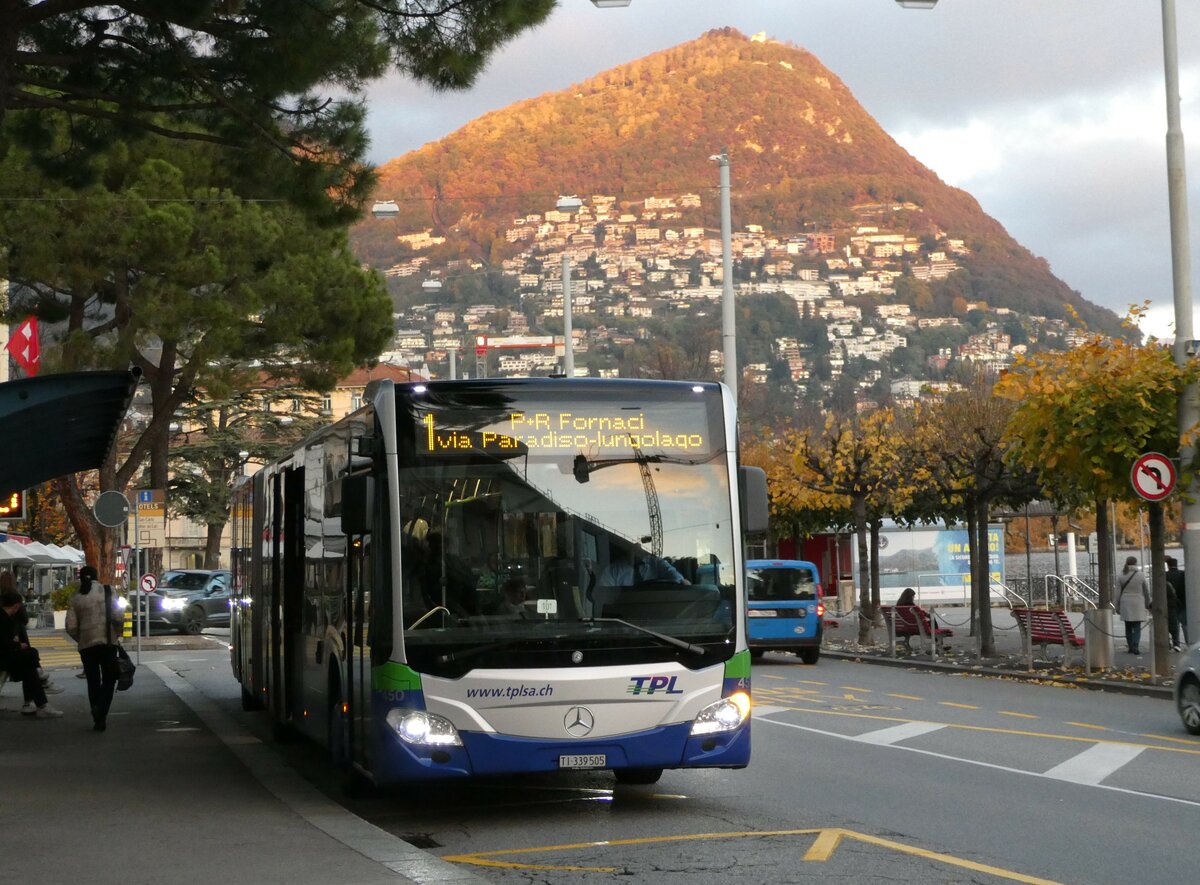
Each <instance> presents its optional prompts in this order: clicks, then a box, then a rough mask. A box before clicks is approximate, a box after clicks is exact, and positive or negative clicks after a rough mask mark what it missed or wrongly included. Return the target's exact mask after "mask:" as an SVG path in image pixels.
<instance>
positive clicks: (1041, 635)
mask: <svg viewBox="0 0 1200 885" xmlns="http://www.w3.org/2000/svg"><path fill="white" fill-rule="evenodd" d="M1012 613H1013V617H1014V618H1015V619H1016V621H1017V626H1019V627H1020V628H1021V635H1022V636H1028V637H1029V642H1030V644H1031V645H1040V646H1041V647H1042V654H1043V655H1044V654H1046V646H1047V645H1061V646H1062V647H1063V652H1064V653H1065V652H1066V650H1067V649H1068V648H1083V638H1082V637H1080V636H1078V635H1076V633H1075V626H1074V625H1073V624H1072V623H1071V619H1070V618H1068V617H1067V613H1066V612H1064V611H1049V610H1046V609H1040V608H1014V609H1013V610H1012Z"/></svg>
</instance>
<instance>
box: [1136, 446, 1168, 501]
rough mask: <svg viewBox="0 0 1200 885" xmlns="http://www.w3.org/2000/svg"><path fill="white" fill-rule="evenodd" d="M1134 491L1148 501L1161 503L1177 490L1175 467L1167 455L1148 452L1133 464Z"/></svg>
mask: <svg viewBox="0 0 1200 885" xmlns="http://www.w3.org/2000/svg"><path fill="white" fill-rule="evenodd" d="M1129 479H1130V482H1132V483H1133V490H1134V491H1135V492H1137V493H1138V494H1139V495H1140V496H1141V497H1143V498H1145V499H1146V500H1147V501H1161V500H1162V499H1163V498H1165V497H1167V495H1169V494H1171V492H1172V491H1174V490H1175V465H1174V464H1172V463H1171V459H1170V458H1168V457H1167V456H1166V455H1160V454H1159V453H1158V452H1146V454H1144V455H1142V456H1140V457H1139V458H1138V459H1137V460H1136V461H1134V462H1133V470H1132V472H1131V473H1130V476H1129Z"/></svg>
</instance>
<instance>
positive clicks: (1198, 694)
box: [1175, 642, 1200, 734]
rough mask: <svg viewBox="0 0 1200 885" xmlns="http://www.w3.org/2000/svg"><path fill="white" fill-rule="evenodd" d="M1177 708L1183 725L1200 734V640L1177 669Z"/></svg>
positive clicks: (1180, 661)
mask: <svg viewBox="0 0 1200 885" xmlns="http://www.w3.org/2000/svg"><path fill="white" fill-rule="evenodd" d="M1175 708H1176V709H1177V710H1179V718H1180V719H1181V720H1183V727H1184V728H1186V729H1187V730H1188V731H1189V732H1191V733H1192V734H1200V642H1197V643H1196V644H1194V645H1193V646H1192V647H1191V648H1189V649H1188V650H1187V651H1186V652H1184V653H1183V657H1182V658H1180V659H1179V668H1178V669H1177V670H1176V671H1175Z"/></svg>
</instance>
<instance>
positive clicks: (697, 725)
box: [692, 691, 750, 737]
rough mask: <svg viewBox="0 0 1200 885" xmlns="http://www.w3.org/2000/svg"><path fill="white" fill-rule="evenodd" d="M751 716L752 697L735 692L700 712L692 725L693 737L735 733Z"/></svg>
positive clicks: (741, 692) (742, 692)
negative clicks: (727, 732)
mask: <svg viewBox="0 0 1200 885" xmlns="http://www.w3.org/2000/svg"><path fill="white" fill-rule="evenodd" d="M749 715H750V695H748V694H746V693H745V692H744V691H738V692H734V693H733V694H731V695H730V696H729V697H727V698H721V700H719V701H717V702H716V703H715V704H709V705H708V706H707V707H705V708H704V709H703V710H701V711H700V715H698V716H697V717H696V721H695V722H693V723H692V736H693V737H695V736H696V735H701V734H719V733H720V732H723V731H733V730H734V729H735V728H737V727H738V726H739V725H741V724H742V723H743V722H745V721H746V717H747V716H749Z"/></svg>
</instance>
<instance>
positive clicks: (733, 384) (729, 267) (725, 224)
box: [709, 148, 738, 405]
mask: <svg viewBox="0 0 1200 885" xmlns="http://www.w3.org/2000/svg"><path fill="white" fill-rule="evenodd" d="M709 159H710V160H716V162H717V165H718V166H720V167H721V353H722V354H723V356H724V360H725V386H726V387H728V388H729V392H730V393H731V394H732V395H733V402H734V405H736V404H737V393H738V375H737V331H736V329H735V324H736V320H737V314H736V313H735V311H734V305H733V230H732V225H731V222H730V219H729V148H725V149H724V150H722V151H721V153H719V154H715V155H714V156H711V157H709Z"/></svg>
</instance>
